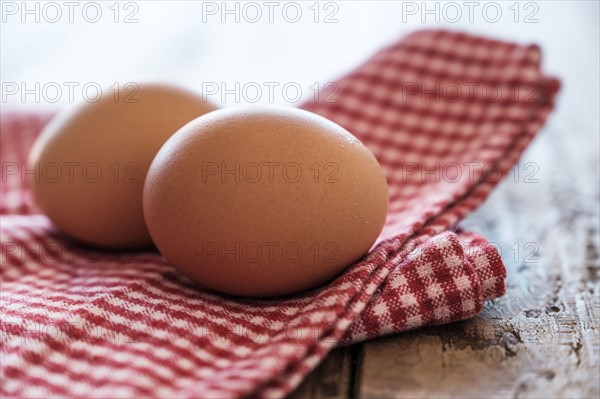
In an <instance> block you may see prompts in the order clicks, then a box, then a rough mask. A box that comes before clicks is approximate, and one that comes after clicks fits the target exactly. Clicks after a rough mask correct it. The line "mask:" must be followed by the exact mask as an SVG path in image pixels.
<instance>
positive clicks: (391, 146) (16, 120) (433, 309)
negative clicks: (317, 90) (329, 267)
mask: <svg viewBox="0 0 600 399" xmlns="http://www.w3.org/2000/svg"><path fill="white" fill-rule="evenodd" d="M539 62H540V53H539V50H538V49H537V48H536V47H534V46H527V47H524V46H517V45H513V44H508V43H502V42H497V41H492V40H487V39H483V38H478V37H472V36H467V35H464V34H460V33H451V32H446V31H422V32H418V33H415V34H413V35H411V36H409V37H407V38H406V39H404V40H402V41H400V42H399V43H398V44H395V45H393V46H391V47H389V48H387V49H384V50H382V51H381V52H379V53H378V54H376V55H375V56H374V57H373V58H372V59H371V60H370V61H368V62H367V63H366V64H365V65H363V66H361V67H360V68H358V69H357V70H355V71H354V72H352V73H350V74H349V75H347V76H346V77H344V78H342V79H341V80H340V81H339V82H338V83H339V86H338V88H339V91H338V93H337V99H338V100H339V101H338V102H325V101H320V102H317V103H309V104H305V105H304V108H306V109H308V110H311V111H313V112H317V113H319V114H322V115H324V116H326V117H328V118H330V119H332V120H334V121H336V122H338V123H339V124H341V125H343V126H345V127H346V128H348V130H350V131H351V132H353V133H354V134H355V135H356V136H357V137H358V138H359V139H361V140H362V141H363V142H364V143H365V144H366V145H367V146H368V147H369V148H370V149H371V150H372V151H373V152H374V154H375V155H376V156H377V157H378V159H379V161H380V162H381V164H382V166H383V167H384V169H385V170H386V174H387V177H388V181H389V186H390V199H391V200H390V211H389V215H388V216H389V217H388V220H387V222H386V226H385V229H384V232H383V233H382V236H381V237H380V239H379V241H378V242H379V244H378V245H377V246H376V248H375V249H373V250H372V251H371V252H370V254H369V255H368V256H366V257H365V258H364V259H363V260H362V261H361V262H359V263H357V264H355V265H353V266H351V267H350V268H349V269H348V270H347V271H346V272H345V273H344V274H342V275H341V276H339V277H338V278H337V279H336V280H334V281H333V282H331V283H330V284H328V285H326V286H324V287H321V288H319V289H316V290H313V291H311V292H307V293H304V294H302V295H297V296H294V297H290V298H282V299H277V300H260V301H257V300H240V299H235V298H230V297H226V296H222V295H218V294H215V293H212V292H209V291H206V290H202V289H199V288H198V287H196V286H194V285H193V284H192V283H191V282H190V281H189V280H187V279H186V278H185V277H183V276H181V275H180V274H179V273H177V272H176V271H175V270H174V269H173V268H172V267H171V266H170V265H168V264H166V262H165V261H164V260H163V259H162V258H161V257H160V255H158V254H156V253H137V254H122V253H119V254H117V253H110V252H100V251H95V250H93V249H90V248H84V247H79V246H76V245H74V244H72V243H70V242H69V241H67V240H65V239H64V237H62V236H61V234H60V232H57V231H56V230H55V229H54V228H53V227H52V226H51V224H50V223H49V221H48V220H47V219H46V218H45V217H44V216H42V215H38V214H36V212H35V209H33V208H32V206H31V201H30V199H29V194H28V193H27V190H26V189H25V187H24V186H23V184H22V182H21V180H20V178H19V176H18V174H17V175H12V174H10V173H4V166H3V179H6V182H4V181H3V185H2V206H1V210H2V214H3V216H2V223H1V224H2V226H1V227H2V231H1V235H2V262H1V263H0V268H1V269H0V271H1V283H2V286H1V292H0V294H1V302H0V308H1V309H2V334H3V336H2V341H1V345H2V348H1V356H2V359H1V360H2V362H1V379H2V387H1V392H2V395H3V396H7V397H13V396H14V397H42V396H76V397H84V396H92V397H119V398H123V397H140V396H146V397H169V398H174V397H215V398H223V397H242V396H254V397H281V396H284V395H285V394H286V393H288V392H290V391H291V390H292V389H293V388H294V387H296V386H297V385H298V384H299V383H300V381H301V380H302V378H303V377H304V376H305V375H306V374H307V373H308V372H309V371H310V370H311V369H313V368H314V367H315V366H316V365H317V364H318V363H319V361H320V360H321V359H323V357H324V356H325V355H326V354H327V352H328V351H329V350H330V349H331V348H333V347H335V346H338V345H346V344H350V343H352V342H357V341H360V340H364V339H368V338H371V337H375V336H379V335H383V334H389V333H397V332H401V331H405V330H408V329H412V328H417V327H420V326H424V325H431V324H436V323H447V322H451V321H455V320H460V319H464V318H468V317H471V316H473V315H476V314H477V313H478V312H480V311H481V308H482V306H483V301H484V300H485V299H490V298H495V297H497V296H499V295H502V294H503V292H504V277H505V270H504V267H503V265H502V262H501V260H500V257H499V255H498V253H497V252H496V250H495V249H494V247H493V246H491V245H489V244H488V243H487V242H486V241H485V240H484V239H483V238H481V237H478V236H476V235H474V234H472V233H466V232H452V231H447V230H448V229H449V228H450V227H452V226H454V225H455V224H456V223H457V222H458V221H459V220H460V219H461V218H463V217H464V216H465V215H466V214H467V213H468V212H470V211H471V210H473V209H474V208H475V207H476V206H477V205H479V204H480V203H481V202H482V201H483V200H484V199H485V198H486V196H487V194H488V193H489V192H490V191H491V189H492V188H493V187H494V185H495V184H496V183H497V181H498V178H497V177H496V176H494V178H493V179H492V178H490V176H488V175H486V173H485V171H486V167H487V165H490V164H493V165H496V166H497V168H498V169H499V170H500V173H501V174H505V173H507V172H508V169H509V168H510V167H511V166H512V165H513V164H514V163H515V162H516V160H517V159H518V157H519V156H520V154H521V152H522V151H523V149H524V148H525V147H526V145H527V144H528V143H529V141H530V140H531V139H532V138H533V136H534V135H535V133H536V132H537V130H538V129H539V128H540V127H541V125H542V124H543V122H544V120H545V118H546V116H547V115H548V114H549V112H550V111H551V109H552V106H553V99H554V96H555V94H556V92H557V90H558V82H557V81H556V80H553V79H549V78H546V77H544V76H543V75H542V74H541V72H540V68H539ZM442 81H443V82H447V81H455V82H479V83H481V84H483V83H486V82H495V83H498V84H499V85H500V87H504V88H506V90H511V89H510V87H519V85H518V83H533V84H534V85H535V87H536V88H537V89H536V92H535V93H536V94H535V98H534V101H533V102H524V101H510V98H513V99H514V97H510V94H507V93H504V94H503V95H502V97H501V98H503V99H504V100H502V101H500V100H498V101H494V102H490V101H489V99H486V98H480V97H477V96H475V98H468V99H467V98H461V99H459V101H450V99H447V98H442V99H441V101H436V99H435V98H433V99H430V98H429V99H428V98H425V100H424V101H421V100H420V99H417V100H416V101H415V99H414V98H412V99H411V96H405V97H404V98H403V97H402V93H405V94H408V93H407V92H406V90H407V87H408V86H406V85H404V86H403V83H407V82H408V83H411V82H413V83H414V82H416V83H418V84H420V83H422V82H428V84H429V85H430V86H426V89H427V90H429V89H430V88H431V87H435V86H434V85H435V82H442ZM515 83H517V86H515ZM440 90H442V89H440ZM515 90H516V89H515ZM413 91H414V90H413ZM411 92H412V91H411ZM507 96H508V97H507ZM505 97H506V98H509V100H506V98H505ZM321 98H325V96H323V97H321ZM47 119H48V117H47V116H35V115H12V116H9V115H5V116H3V118H2V127H1V134H2V147H1V155H2V162H3V165H4V163H5V162H16V163H19V162H22V161H23V160H24V159H25V155H26V152H27V149H28V148H29V146H30V144H31V141H32V140H33V138H34V137H35V135H36V134H37V133H38V132H39V130H40V129H41V128H42V126H43V124H44V123H45V122H46V121H47ZM436 162H439V163H440V164H442V165H445V164H446V163H449V162H455V163H458V164H461V163H463V164H464V163H467V162H471V163H473V164H471V165H473V168H472V169H471V172H472V173H469V175H468V176H466V177H465V176H463V177H462V178H459V179H458V180H456V181H454V182H448V181H447V180H445V179H441V180H440V179H437V178H436V177H435V176H432V175H426V176H419V175H415V174H413V173H410V174H407V173H405V172H406V170H405V167H406V165H411V168H412V169H411V171H414V166H415V164H416V165H417V167H418V168H424V170H430V169H431V167H432V166H435V163H436Z"/></svg>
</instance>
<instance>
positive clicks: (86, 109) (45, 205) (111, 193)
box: [27, 84, 215, 248]
mask: <svg viewBox="0 0 600 399" xmlns="http://www.w3.org/2000/svg"><path fill="white" fill-rule="evenodd" d="M214 109H215V107H214V106H213V105H212V104H208V103H206V102H205V101H203V99H202V98H200V97H199V96H196V95H195V94H193V93H190V92H187V91H184V90H181V89H178V88H175V87H170V86H162V85H133V84H132V85H129V87H128V86H125V88H124V89H122V90H120V91H118V92H114V91H109V90H106V91H105V93H104V95H103V96H102V97H101V98H100V100H99V101H97V102H94V103H85V104H83V105H80V106H78V107H75V108H74V109H71V110H69V111H67V112H66V113H63V114H61V115H59V116H58V117H56V118H55V119H54V120H53V121H52V122H51V123H49V124H48V126H47V127H46V128H45V129H44V131H43V132H42V134H41V135H40V137H39V138H38V139H37V141H36V142H35V144H34V146H33V148H32V150H31V152H30V154H29V160H28V165H27V169H28V171H30V172H32V173H30V174H29V175H28V176H27V180H28V182H29V185H30V187H31V190H32V192H33V196H34V199H35V202H36V204H37V206H38V207H39V208H40V209H41V210H42V211H43V212H44V213H45V214H46V215H47V216H48V217H49V218H50V219H51V220H52V221H53V222H54V224H55V225H56V226H58V227H59V228H60V229H61V230H62V231H63V232H65V233H66V234H68V235H69V236H71V237H72V238H74V239H76V240H79V241H82V242H85V243H87V244H92V245H96V246H101V247H108V248H133V247H145V246H150V245H152V241H151V238H150V235H149V234H148V230H147V229H146V226H145V223H144V217H143V212H142V189H143V183H144V179H145V177H146V173H147V171H148V167H149V166H150V163H151V162H152V159H153V158H154V155H156V153H157V151H158V150H159V149H160V147H161V146H162V145H163V144H164V142H165V141H166V140H167V139H168V138H169V137H170V136H171V135H172V134H173V133H175V132H176V131H177V130H178V129H179V128H180V127H182V126H183V125H185V124H186V123H187V122H189V121H190V120H192V119H194V118H196V117H198V116H200V115H202V114H205V113H207V112H209V111H212V110H214Z"/></svg>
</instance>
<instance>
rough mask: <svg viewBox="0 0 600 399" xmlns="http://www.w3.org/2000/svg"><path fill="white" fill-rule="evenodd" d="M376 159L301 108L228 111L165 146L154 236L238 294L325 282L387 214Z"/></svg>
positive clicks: (197, 275) (153, 175)
mask: <svg viewBox="0 0 600 399" xmlns="http://www.w3.org/2000/svg"><path fill="white" fill-rule="evenodd" d="M387 203H388V199H387V184H386V180H385V176H384V174H383V171H382V169H381V167H380V166H379V164H378V163H377V160H376V159H375V157H374V156H373V154H371V152H370V151H369V150H368V149H367V148H366V147H365V146H363V145H362V144H361V143H360V142H359V141H358V140H357V139H356V138H355V137H354V136H352V135H351V134H350V133H349V132H348V131H346V130H345V129H343V128H342V127H340V126H339V125H337V124H335V123H333V122H331V121H329V120H327V119H325V118H323V117H321V116H318V115H315V114H312V113H310V112H307V111H301V110H296V109H291V108H289V109H288V108H276V109H255V110H253V109H243V110H239V109H237V110H235V109H234V110H219V111H215V112H212V113H210V114H208V115H205V116H202V117H200V118H197V119H195V120H194V121H192V122H190V123H188V124H187V125H185V126H184V127H183V128H181V129H180V130H179V131H178V132H177V133H176V134H175V135H173V137H171V138H170V139H169V140H168V141H167V142H166V143H165V145H164V146H163V147H162V148H161V150H160V151H159V152H158V154H157V155H156V158H155V159H154V161H153V162H152V165H151V166H150V170H149V171H148V175H147V177H146V183H145V186H144V216H145V218H146V224H147V226H148V229H149V231H150V235H151V236H152V238H153V240H154V243H155V244H156V246H157V247H158V249H159V250H160V251H161V253H162V254H163V255H165V257H166V258H167V260H169V261H170V262H171V263H172V264H173V265H175V266H176V267H177V268H178V269H179V270H180V271H181V272H183V273H184V274H186V275H187V276H189V277H190V278H192V279H193V280H195V281H196V282H198V283H200V284H201V285H203V286H206V287H208V288H211V289H214V290H217V291H221V292H224V293H228V294H234V295H245V296H259V297H263V296H274V295H284V294H291V293H295V292H298V291H302V290H305V289H309V288H313V287H316V286H318V285H320V284H322V283H324V282H326V281H328V280H330V279H332V278H333V277H335V276H336V275H338V274H339V273H340V272H341V271H343V270H344V269H345V268H346V267H347V266H348V265H350V264H352V263H353V262H355V261H357V260H359V259H360V258H361V257H362V256H363V255H364V254H365V253H366V252H367V251H368V250H369V248H370V247H371V246H372V245H373V243H374V242H375V240H376V239H377V237H378V235H379V233H380V231H381V229H382V227H383V224H384V221H385V217H386V212H387Z"/></svg>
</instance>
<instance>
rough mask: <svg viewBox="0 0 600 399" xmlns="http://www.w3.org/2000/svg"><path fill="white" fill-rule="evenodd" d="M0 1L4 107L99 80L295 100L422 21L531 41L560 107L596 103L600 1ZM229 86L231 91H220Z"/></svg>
mask: <svg viewBox="0 0 600 399" xmlns="http://www.w3.org/2000/svg"><path fill="white" fill-rule="evenodd" d="M0 3H1V7H2V8H1V9H2V24H1V34H0V37H1V69H0V75H1V76H0V78H1V81H2V104H1V105H2V110H3V111H6V110H21V109H28V110H37V109H39V110H48V109H59V108H62V107H64V106H65V105H66V104H68V103H70V102H74V101H79V100H82V98H86V97H85V96H87V98H92V97H93V96H94V95H95V92H96V89H97V87H101V88H103V89H104V90H107V88H109V87H116V86H115V85H117V86H123V85H124V84H126V83H127V82H135V83H138V82H144V81H165V82H171V83H175V84H178V85H181V86H185V87H188V88H189V89H191V90H194V91H197V92H200V91H202V89H203V88H204V89H205V91H207V90H206V89H207V87H209V86H210V88H211V90H212V91H216V92H215V93H214V94H210V95H208V94H207V98H208V99H210V100H212V101H215V102H218V103H221V102H224V103H225V105H228V106H231V105H236V104H243V103H245V102H246V101H245V100H247V99H251V100H255V101H256V102H257V103H262V104H266V103H276V104H289V105H294V104H295V103H296V102H299V101H301V99H300V97H301V98H302V99H306V98H310V97H311V96H312V95H313V93H314V90H315V88H316V86H314V84H315V83H316V82H320V85H321V87H322V85H323V84H324V83H326V82H329V81H332V80H335V78H336V77H338V76H340V75H341V74H343V73H344V72H346V71H348V70H350V69H352V68H353V67H355V66H356V65H357V64H359V63H361V62H362V61H363V60H365V59H366V58H368V57H369V56H370V55H371V54H373V53H374V52H375V51H376V50H378V49H379V48H381V47H382V46H384V45H387V44H389V43H391V42H393V41H395V40H397V39H399V38H400V37H401V36H403V35H405V34H407V33H409V32H411V31H414V30H417V29H423V28H447V29H453V30H464V31H467V32H473V33H479V34H483V35H486V36H490V37H495V38H501V39H508V40H513V41H517V42H521V43H527V42H534V43H538V44H540V45H541V46H542V49H543V52H544V59H543V63H544V70H545V71H546V72H548V73H551V74H553V75H558V76H559V77H560V78H561V79H562V80H563V84H564V86H563V90H562V93H561V101H560V102H562V101H564V100H565V99H568V101H569V107H571V106H573V107H578V108H580V109H581V108H582V109H586V110H588V111H589V112H590V113H592V114H597V113H598V109H599V106H600V104H599V101H598V87H599V80H598V79H599V78H598V71H599V58H598V57H599V37H600V32H599V6H598V5H599V3H598V2H597V1H566V0H565V1H561V0H559V1H531V2H528V1H522V2H516V1H497V2H484V1H475V2H467V1H465V2H463V1H456V2H438V1H435V2H426V3H424V2H420V1H419V2H410V1H408V2H407V1H404V2H401V1H346V2H344V1H335V2H328V1H320V2H318V3H317V2H316V1H314V0H313V1H298V2H280V1H271V2H269V1H265V2H263V1H257V2H237V1H228V2H226V3H225V2H222V1H216V2H210V1H209V2H202V1H194V0H191V1H119V2H116V1H114V0H113V1H96V2H88V1H84V2H80V1H56V2H47V1H27V2H23V1H4V0H2V1H1V2H0ZM259 13H260V15H259ZM236 82H239V85H240V86H239V87H240V90H238V91H237V94H238V96H237V98H236V96H235V95H234V94H226V93H225V92H224V91H223V89H233V88H235V84H236ZM253 82H254V83H255V84H254V83H253ZM249 83H251V86H253V87H254V88H251V87H248V89H249V90H248V91H247V92H246V93H244V92H243V90H242V89H243V87H244V85H248V84H249ZM288 83H289V84H290V85H288V86H287V92H285V91H284V90H283V87H284V85H286V84H288ZM277 84H278V86H277ZM207 85H208V86H207ZM257 85H258V86H260V87H262V93H258V92H257V91H256V90H255V88H256V86H257ZM269 85H270V86H271V87H273V89H272V90H273V91H272V96H270V95H269ZM84 88H85V90H84ZM298 89H299V90H300V93H297V91H298ZM244 94H245V95H244ZM223 100H224V101H223ZM560 102H559V108H560ZM595 119H596V120H597V119H598V118H595Z"/></svg>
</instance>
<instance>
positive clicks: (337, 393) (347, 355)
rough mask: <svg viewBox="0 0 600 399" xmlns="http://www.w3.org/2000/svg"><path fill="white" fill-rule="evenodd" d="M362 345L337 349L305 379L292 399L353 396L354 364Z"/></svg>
mask: <svg viewBox="0 0 600 399" xmlns="http://www.w3.org/2000/svg"><path fill="white" fill-rule="evenodd" d="M360 346H361V345H360V344H358V345H354V346H353V347H347V348H337V349H334V350H333V351H331V353H330V354H329V356H327V358H325V360H324V361H323V362H322V363H321V364H320V365H319V366H318V367H317V368H316V369H314V370H313V371H312V373H311V374H310V375H309V376H308V377H307V378H305V379H304V381H303V382H302V384H300V386H299V387H298V388H297V389H296V390H295V391H294V392H293V393H292V394H291V395H290V396H289V398H290V399H325V398H327V399H337V398H340V399H342V398H347V397H350V396H351V389H352V385H353V370H355V367H356V365H355V364H352V363H353V358H354V357H355V354H356V351H357V350H358V349H359V348H360Z"/></svg>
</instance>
